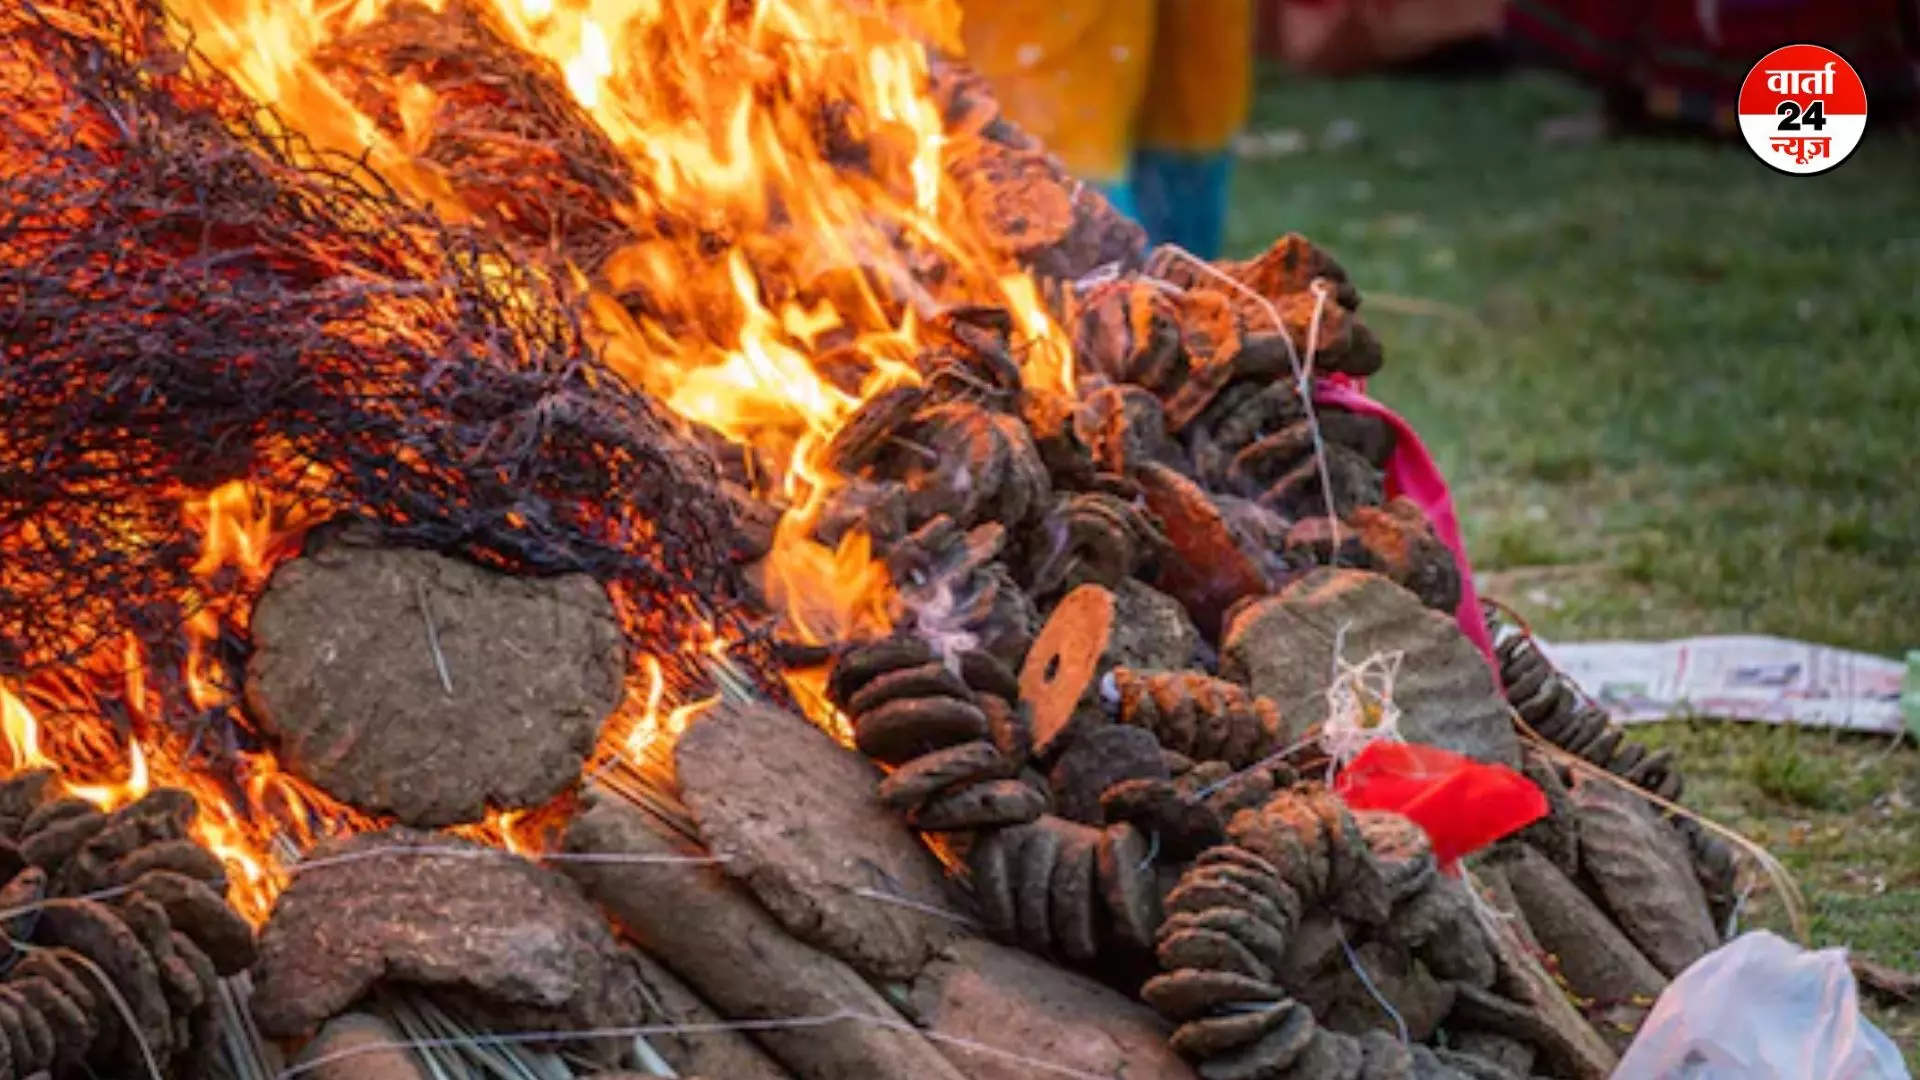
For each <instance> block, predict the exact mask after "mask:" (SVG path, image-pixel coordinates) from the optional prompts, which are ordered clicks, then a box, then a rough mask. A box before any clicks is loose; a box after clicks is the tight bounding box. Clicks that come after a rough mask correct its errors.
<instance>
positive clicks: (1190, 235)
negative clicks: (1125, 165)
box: [1099, 150, 1233, 259]
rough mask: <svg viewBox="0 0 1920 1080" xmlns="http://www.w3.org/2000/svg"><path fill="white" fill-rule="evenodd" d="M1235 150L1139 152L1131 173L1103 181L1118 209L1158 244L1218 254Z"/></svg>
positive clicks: (1209, 255)
mask: <svg viewBox="0 0 1920 1080" xmlns="http://www.w3.org/2000/svg"><path fill="white" fill-rule="evenodd" d="M1232 173H1233V152H1232V151H1230V150H1223V151H1219V152H1217V153H1211V154H1193V153H1185V152H1182V151H1177V150H1136V151H1134V153H1133V172H1132V175H1131V176H1130V177H1129V178H1128V179H1127V180H1126V181H1125V182H1123V183H1119V184H1101V185H1099V186H1100V190H1101V191H1102V192H1103V193H1104V194H1105V195H1106V196H1107V199H1108V201H1110V202H1112V203H1113V206H1114V209H1116V210H1118V211H1120V212H1121V213H1123V214H1125V215H1127V216H1128V217H1130V218H1132V219H1134V220H1135V221H1138V222H1139V223H1140V224H1141V226H1142V227H1143V228H1145V229H1146V230H1147V239H1148V240H1149V241H1150V242H1152V243H1155V244H1178V245H1180V246H1181V247H1183V248H1186V249H1187V250H1188V251H1191V252H1193V253H1194V254H1195V255H1198V256H1199V257H1201V258H1203V259H1213V258H1218V257H1219V255H1220V248H1221V245H1222V243H1223V242H1224V240H1225V237H1226V225H1227V189H1228V182H1229V180H1230V179H1231V177H1232Z"/></svg>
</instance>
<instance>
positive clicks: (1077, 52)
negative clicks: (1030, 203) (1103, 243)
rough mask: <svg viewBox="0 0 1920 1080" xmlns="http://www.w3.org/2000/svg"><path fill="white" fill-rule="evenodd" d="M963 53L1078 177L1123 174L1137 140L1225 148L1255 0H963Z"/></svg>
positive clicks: (1234, 123)
mask: <svg viewBox="0 0 1920 1080" xmlns="http://www.w3.org/2000/svg"><path fill="white" fill-rule="evenodd" d="M962 9H963V15H962V20H961V24H960V31H961V37H962V39H963V40H964V42H965V44H966V49H967V58H968V60H969V61H970V62H971V63H972V64H973V66H974V67H975V68H976V69H978V70H979V72H980V73H981V74H982V75H983V76H985V77H986V79H987V81H988V83H990V84H991V85H992V86H993V88H994V92H995V93H996V94H997V95H998V96H999V98H1000V104H1001V107H1002V108H1004V109H1005V110H1006V112H1007V115H1008V116H1009V117H1011V118H1012V119H1013V121H1014V122H1015V123H1017V124H1019V125H1020V126H1021V127H1023V128H1025V129H1026V130H1027V131H1028V132H1030V133H1032V134H1033V135H1034V136H1035V137H1036V138H1038V139H1039V140H1040V141H1041V142H1042V143H1043V144H1045V145H1046V146H1047V147H1048V149H1050V150H1052V151H1053V152H1054V153H1055V154H1058V155H1059V157H1060V159H1061V161H1062V162H1064V163H1065V164H1066V166H1067V168H1068V169H1070V170H1072V171H1073V172H1074V173H1075V174H1076V175H1078V176H1080V177H1082V178H1084V179H1087V180H1094V181H1100V182H1112V181H1118V180H1122V179H1124V178H1125V177H1126V174H1127V163H1128V159H1129V158H1130V157H1131V156H1132V153H1133V150H1134V148H1135V147H1136V146H1137V145H1147V146H1151V147H1154V148H1156V149H1170V150H1199V151H1210V150H1219V149H1222V148H1224V147H1225V146H1226V145H1227V144H1228V143H1229V142H1230V141H1231V140H1232V138H1233V135H1234V133H1235V132H1237V131H1238V130H1239V128H1240V126H1241V124H1243V123H1244V122H1245V121H1246V117H1247V109H1248V105H1249V99H1250V97H1251V94H1252V86H1253V57H1252V41H1251V38H1252V34H1253V0H963V2H962Z"/></svg>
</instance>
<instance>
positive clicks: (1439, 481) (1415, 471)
mask: <svg viewBox="0 0 1920 1080" xmlns="http://www.w3.org/2000/svg"><path fill="white" fill-rule="evenodd" d="M1313 400H1314V404H1316V405H1331V406H1333V407H1334V408H1336V409H1345V410H1346V411H1347V412H1350V413H1358V414H1360V415H1362V416H1377V417H1379V418H1380V419H1382V420H1384V421H1386V422H1387V424H1388V426H1390V427H1392V428H1393V434H1394V443H1393V456H1392V457H1390V458H1388V459H1387V497H1388V498H1393V497H1394V496H1396V495H1405V496H1406V497H1407V498H1409V499H1412V500H1413V501H1414V502H1415V503H1416V504H1418V505H1419V507H1420V509H1421V510H1422V511H1423V512H1425V514H1426V515H1427V520H1428V521H1431V522H1433V531H1434V535H1436V536H1438V537H1439V538H1440V542H1441V543H1443V544H1445V545H1447V549H1448V550H1450V551H1452V552H1453V558H1454V561H1455V562H1456V563H1458V564H1459V566H1460V606H1459V607H1458V608H1457V609H1455V611H1454V617H1455V618H1456V619H1457V620H1458V621H1459V623H1460V630H1461V632H1462V633H1464V634H1466V635H1467V638H1468V640H1470V641H1472V642H1473V644H1474V646H1475V647H1476V648H1478V649H1479V650H1480V653H1481V655H1483V656H1485V657H1486V658H1487V666H1488V667H1490V668H1492V669H1493V673H1494V685H1496V686H1497V685H1499V681H1500V666H1499V664H1498V663H1496V662H1495V661H1494V658H1493V636H1492V635H1491V634H1489V633H1488V632H1487V619H1486V616H1485V615H1483V614H1482V613H1481V611H1480V594H1479V593H1478V592H1477V591H1475V589H1474V587H1473V566H1472V564H1471V563H1469V562H1467V549H1466V545H1464V544H1462V543H1461V542H1460V519H1459V518H1457V517H1455V516H1454V513H1453V496H1452V495H1450V494H1449V493H1448V491H1447V481H1446V479H1445V478H1444V477H1442V476H1441V475H1440V467H1439V466H1438V465H1435V464H1434V463H1433V456H1432V455H1430V454H1428V453H1427V448H1426V446H1424V445H1423V444H1422V443H1421V442H1420V436H1418V435H1416V434H1414V432H1413V428H1412V427H1411V426H1410V425H1409V424H1408V423H1407V422H1406V421H1405V420H1402V419H1401V418H1400V416H1399V414H1397V413H1395V412H1394V411H1393V410H1392V409H1389V408H1387V407H1386V406H1385V405H1382V404H1380V403H1379V402H1377V401H1375V400H1373V399H1372V398H1370V397H1368V396H1367V385H1366V382H1365V381H1364V380H1354V379H1350V378H1348V377H1346V376H1344V375H1338V374H1334V375H1326V376H1323V377H1321V378H1320V379H1318V380H1316V382H1315V384H1314V392H1313Z"/></svg>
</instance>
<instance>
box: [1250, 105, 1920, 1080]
mask: <svg viewBox="0 0 1920 1080" xmlns="http://www.w3.org/2000/svg"><path fill="white" fill-rule="evenodd" d="M1588 106H1589V101H1588V99H1587V97H1586V95H1585V94H1584V93H1583V92H1582V91H1581V90H1579V89H1578V88H1576V87H1573V86H1571V85H1569V84H1567V83H1564V82H1560V81H1558V80H1554V79H1549V78H1546V77H1535V76H1527V77H1516V78H1510V79H1503V80H1498V81H1486V82H1478V83H1465V82H1462V83H1437V82H1411V81H1395V80H1384V79H1380V80H1360V81H1353V82H1340V83H1299V82H1293V81H1288V80H1284V79H1279V78H1274V79H1271V80H1269V81H1268V82H1267V83H1265V84H1264V85H1263V87H1262V91H1261V97H1260V100H1259V103H1258V106H1257V108H1256V115H1255V121H1254V130H1255V132H1256V133H1260V132H1266V133H1269V134H1270V133H1273V132H1278V131H1288V130H1291V131H1295V132H1298V133H1300V134H1301V135H1302V136H1304V139H1295V140H1291V141H1292V142H1293V143H1295V144H1296V145H1298V144H1304V146H1303V147H1302V148H1301V149H1298V150H1296V151H1295V152H1292V153H1287V154H1283V155H1279V156H1270V157H1266V158H1255V157H1249V158H1248V160H1246V161H1244V162H1243V164H1242V167H1241V168H1242V171H1241V172H1240V174H1239V176H1238V178H1237V180H1236V190H1235V207H1236V210H1235V216H1234V218H1233V220H1232V221H1231V223H1230V227H1229V229H1230V235H1229V246H1230V248H1231V250H1232V253H1234V254H1251V253H1253V252H1256V251H1258V250H1259V249H1261V248H1263V247H1264V246H1265V245H1266V244H1267V243H1268V242H1269V241H1270V240H1271V239H1272V238H1273V237H1274V236H1275V235H1277V234H1278V233H1281V232H1284V231H1287V230H1298V231H1300V232H1302V233H1305V234H1307V235H1308V236H1311V237H1313V238H1314V239H1316V240H1317V241H1319V242H1320V243H1321V244H1323V245H1324V246H1326V247H1327V248H1329V249H1330V250H1332V251H1333V252H1334V254H1335V255H1336V256H1337V257H1338V258H1339V259H1340V260H1341V262H1342V263H1343V264H1344V265H1345V266H1346V268H1347V269H1348V271H1349V272H1350V273H1352V274H1353V276H1354V278H1355V279H1356V281H1357V282H1358V284H1359V286H1360V288H1361V291H1362V293H1363V294H1368V293H1371V294H1372V295H1373V296H1374V300H1373V301H1372V302H1371V303H1370V304H1369V305H1368V306H1366V307H1365V308H1364V309H1363V310H1364V311H1365V313H1366V314H1367V317H1368V321H1369V322H1370V323H1371V324H1372V325H1373V326H1374V328H1375V329H1376V330H1377V331H1379V333H1380V334H1381V336H1382V338H1384V339H1385V341H1386V343H1387V348H1388V362H1387V370H1386V372H1385V373H1383V375H1382V376H1381V377H1380V378H1379V379H1377V380H1376V381H1375V383H1374V390H1375V392H1376V393H1377V394H1379V395H1380V396H1381V397H1383V398H1385V399H1386V400H1388V401H1389V402H1391V403H1392V404H1393V405H1394V406H1395V407H1396V408H1397V409H1399V410H1400V411H1401V412H1402V413H1404V414H1405V415H1406V416H1407V418H1408V419H1409V420H1410V421H1411V422H1412V423H1413V424H1414V426H1415V427H1416V428H1418V429H1419V430H1420V431H1421V432H1422V434H1423V436H1424V437H1425V438H1426V440H1427V441H1428V442H1429V444H1430V446H1431V448H1432V449H1433V451H1434V453H1435V455H1436V456H1437V457H1438V458H1439V460H1440V463H1441V465H1442V467H1443V468H1444V469H1445V470H1446V472H1447V474H1448V476H1449V477H1450V478H1451V479H1452V481H1453V483H1454V485H1455V496H1456V498H1457V499H1458V501H1459V503H1460V510H1461V514H1462V517H1463V519H1464V521H1465V523H1466V529H1467V540H1468V545H1469V549H1470V551H1471V552H1472V554H1473V555H1474V557H1475V559H1476V569H1477V570H1478V571H1479V572H1480V574H1481V577H1482V579H1483V581H1484V582H1485V583H1486V586H1487V587H1488V589H1489V591H1491V592H1492V593H1494V594H1495V595H1497V596H1499V597H1500V598H1502V599H1504V600H1506V601H1507V602H1508V603H1510V604H1512V605H1514V606H1515V607H1516V608H1517V609H1519V610H1520V611H1521V612H1522V613H1523V614H1524V615H1525V616H1526V617H1527V618H1528V619H1529V620H1530V621H1531V622H1532V623H1533V624H1534V625H1535V627H1536V629H1538V630H1540V631H1541V632H1542V633H1543V634H1545V635H1547V636H1548V637H1550V638H1551V637H1558V638H1565V639H1594V638H1599V637H1615V636H1634V637H1664V636H1672V635H1679V634H1690V633H1702V632H1723V633H1724V632H1753V633H1770V634H1780V635H1784V636H1788V637H1795V638H1802V639H1807V640H1813V641H1820V642H1826V643H1830V644H1834V645H1840V646H1845V647H1848V648H1856V649H1864V650H1868V651H1873V652H1878V653H1883V654H1887V655H1900V654H1902V653H1904V651H1905V650H1906V649H1908V648H1910V647H1914V648H1920V475H1916V474H1920V181H1916V179H1915V177H1917V176H1920V142H1917V141H1915V140H1913V139H1901V138H1897V137H1894V136H1891V135H1888V134H1885V133H1881V132H1874V131H1870V132H1869V133H1868V136H1867V139H1866V142H1865V144H1864V145H1863V146H1862V148H1861V150H1860V151H1859V152H1858V153H1857V154H1856V155H1855V157H1854V158H1853V159H1852V160H1849V161H1847V162H1846V163H1845V164H1843V165H1841V166H1840V167H1839V168H1838V169H1836V170H1835V171H1833V172H1831V173H1828V174H1825V175H1823V176H1820V177H1816V178H1803V177H1789V176H1784V175H1780V174H1777V173H1774V172H1772V171H1771V170H1769V169H1767V168H1766V167H1765V166H1763V165H1762V164H1761V163H1760V162H1759V161H1758V160H1756V159H1755V158H1754V157H1753V156H1752V155H1751V154H1749V153H1748V151H1747V150H1746V149H1745V148H1744V147H1743V146H1738V145H1731V146H1721V145H1709V144H1706V143H1690V142H1678V141H1654V140H1619V141H1599V142H1589V143H1577V144H1548V143H1546V142H1544V141H1542V140H1541V139H1540V138H1539V136H1538V134H1537V132H1538V129H1539V125H1540V124H1541V123H1542V122H1543V121H1546V120H1548V119H1551V118H1554V117H1559V116H1564V115H1567V114H1569V113H1573V112H1577V111H1579V110H1582V109H1585V108H1587V107H1588ZM1272 141H1273V142H1276V143H1277V142H1281V141H1282V140H1272ZM1398 301H1418V302H1420V303H1419V304H1414V303H1401V302H1398ZM1436 304H1437V305H1440V306H1442V307H1443V309H1444V310H1443V312H1442V313H1441V314H1433V313H1422V312H1420V311H1418V310H1417V309H1418V308H1419V307H1420V306H1421V305H1426V306H1432V305H1436ZM1643 730H1647V732H1648V735H1647V737H1648V739H1649V740H1650V741H1656V742H1660V743H1663V744H1668V745H1673V746H1675V747H1676V748H1678V750H1679V752H1680V753H1681V754H1682V755H1683V760H1684V761H1685V762H1686V763H1687V765H1688V766H1689V768H1688V775H1689V777H1690V779H1691V783H1690V791H1689V795H1688V801H1689V802H1690V803H1692V804H1693V805H1694V806H1696V807H1697V808H1698V809H1700V810H1701V811H1703V812H1705V813H1708V814H1710V815H1713V816H1715V817H1716V818H1718V819H1719V820H1721V821H1724V822H1725V823H1727V824H1729V825H1731V826H1733V827H1735V828H1739V829H1741V830H1742V831H1744V832H1746V833H1747V834H1748V835H1750V836H1752V837H1753V838H1754V839H1756V840H1758V841H1760V842H1762V843H1764V844H1766V845H1767V846H1768V847H1770V848H1771V849H1772V850H1773V851H1774V852H1775V853H1776V854H1777V855H1778V856H1779V857H1780V858H1781V859H1782V861H1783V862H1784V863H1785V864H1786V865H1787V866H1788V867H1789V868H1790V869H1791V870H1792V871H1793V872H1794V873H1795V874H1796V875H1797V876H1798V877H1799V878H1800V879H1801V881H1802V883H1803V885H1804V886H1805V887H1806V890H1807V894H1808V898H1809V901H1810V905H1811V908H1812V914H1813V917H1814V918H1813V929H1814V935H1815V939H1816V943H1818V944H1823V945H1824V944H1846V945H1849V946H1851V947H1853V948H1855V949H1857V950H1859V951H1861V952H1863V953H1865V954H1867V955H1870V956H1872V957H1873V958H1874V959H1876V960H1879V961H1881V962H1883V963H1890V964H1894V965H1897V966H1900V967H1904V968H1908V969H1914V968H1917V967H1920V810H1917V809H1916V807H1920V752H1916V751H1915V750H1914V749H1913V748H1912V747H1911V746H1907V747H1905V748H1899V749H1892V750H1890V749H1889V747H1888V745H1887V744H1886V742H1885V741H1884V740H1869V739H1857V738H1837V737H1833V736H1830V735H1828V734H1825V733H1813V734H1809V733H1797V732H1791V731H1785V732H1783V731H1775V730H1771V729H1762V728H1758V727H1751V728H1750V727H1744V726H1737V725H1729V724H1717V723H1709V722H1694V723H1674V724H1668V725H1661V726H1659V727H1658V728H1655V729H1643ZM1754 914H1755V917H1756V919H1757V920H1759V921H1760V922H1762V923H1764V924H1768V925H1779V912H1778V906H1777V904H1770V903H1769V902H1768V901H1767V900H1766V899H1764V898H1762V899H1760V900H1759V901H1758V902H1757V904H1756V906H1755V909H1754ZM1874 1015H1875V1018H1876V1020H1877V1021H1878V1022H1879V1023H1881V1024H1882V1025H1883V1027H1884V1028H1885V1029H1886V1030H1887V1031H1888V1032H1889V1034H1891V1035H1892V1036H1893V1037H1894V1038H1895V1040H1896V1041H1897V1042H1899V1043H1901V1045H1903V1046H1908V1047H1912V1046H1916V1045H1920V1008H1916V1007H1912V1006H1909V1007H1907V1008H1905V1009H1904V1010H1900V1011H1892V1010H1886V1009H1879V1010H1877V1011H1876V1012H1875V1014H1874ZM1909 1052H1910V1054H1912V1055H1913V1057H1914V1062H1915V1064H1916V1065H1920V1051H1909Z"/></svg>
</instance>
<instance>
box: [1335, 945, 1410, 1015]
mask: <svg viewBox="0 0 1920 1080" xmlns="http://www.w3.org/2000/svg"><path fill="white" fill-rule="evenodd" d="M1334 929H1335V930H1336V931H1337V932H1338V933H1339V935H1340V948H1341V950H1342V951H1343V952H1345V953H1346V954H1347V966H1349V967H1351V968H1353V973H1354V974H1355V975H1358V976H1360V985H1361V986H1364V987H1366V988H1367V993H1369V994H1371V995H1373V1000H1374V1001H1375V1002H1377V1003H1378V1004H1379V1006H1380V1007H1381V1008H1382V1009H1385V1010H1386V1012H1387V1015H1388V1016H1390V1017H1392V1018H1393V1026H1394V1029H1395V1030H1396V1031H1398V1032H1399V1033H1400V1045H1402V1046H1405V1045H1407V1044H1408V1043H1411V1042H1412V1041H1413V1040H1412V1039H1411V1038H1409V1037H1408V1036H1407V1021H1406V1020H1405V1019H1404V1018H1403V1017H1402V1016H1401V1015H1400V1010H1398V1009H1396V1008H1394V1007H1393V1002H1391V1001H1388V1000H1387V996H1386V995H1385V994H1382V993H1381V992H1380V988H1379V987H1378V986H1375V985H1374V984H1373V977H1372V976H1371V975H1368V974H1367V969H1366V968H1365V967H1363V966H1361V963H1360V956H1359V954H1358V953H1355V952H1354V951H1353V946H1352V945H1350V944H1348V943H1347V928H1346V927H1344V926H1341V925H1340V924H1339V923H1337V922H1336V923H1334Z"/></svg>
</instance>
